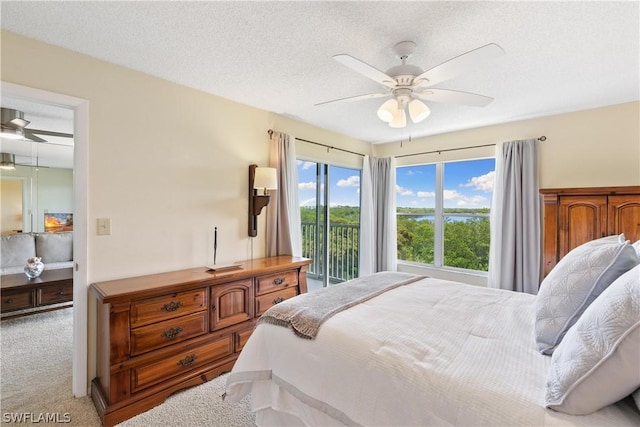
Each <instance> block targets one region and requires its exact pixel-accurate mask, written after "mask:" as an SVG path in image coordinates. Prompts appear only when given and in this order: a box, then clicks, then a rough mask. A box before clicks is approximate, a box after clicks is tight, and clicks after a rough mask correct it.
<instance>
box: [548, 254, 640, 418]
mask: <svg viewBox="0 0 640 427" xmlns="http://www.w3.org/2000/svg"><path fill="white" fill-rule="evenodd" d="M639 361H640V265H639V266H636V267H635V268H633V269H631V270H630V271H628V272H626V273H625V274H623V275H622V276H620V278H618V279H617V280H616V281H615V282H613V283H612V284H611V286H609V287H608V288H607V289H605V290H604V291H603V292H602V294H601V295H600V296H599V297H598V298H596V300H595V301H594V302H593V304H591V305H590V306H589V307H588V308H587V309H586V310H585V312H584V314H583V315H582V316H581V317H580V319H579V320H578V321H577V322H576V324H575V325H574V326H573V327H572V328H571V329H569V331H568V332H567V334H566V335H565V337H564V339H563V340H562V342H561V343H560V345H559V346H558V347H557V348H556V351H554V352H553V356H552V357H551V366H550V368H549V373H548V376H547V388H546V396H545V407H547V408H551V409H555V410H557V411H560V412H564V413H566V414H571V415H586V414H590V413H592V412H594V411H597V410H598V409H600V408H604V407H605V406H607V405H610V404H612V403H614V402H617V401H618V400H620V399H622V398H624V397H626V396H628V395H629V394H631V393H632V392H633V391H634V390H636V389H638V387H640V365H638V363H639Z"/></svg>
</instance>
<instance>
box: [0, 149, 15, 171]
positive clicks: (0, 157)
mask: <svg viewBox="0 0 640 427" xmlns="http://www.w3.org/2000/svg"><path fill="white" fill-rule="evenodd" d="M15 168H16V157H15V155H14V154H10V153H0V169H4V170H13V169H15Z"/></svg>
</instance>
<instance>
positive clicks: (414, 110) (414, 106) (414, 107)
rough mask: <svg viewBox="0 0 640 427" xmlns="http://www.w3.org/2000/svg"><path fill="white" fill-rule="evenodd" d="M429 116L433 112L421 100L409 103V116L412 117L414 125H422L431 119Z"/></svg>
mask: <svg viewBox="0 0 640 427" xmlns="http://www.w3.org/2000/svg"><path fill="white" fill-rule="evenodd" d="M429 114H431V110H430V109H429V107H427V106H426V105H425V103H424V102H422V101H420V100H419V99H414V100H413V101H411V102H410V103H409V116H411V121H413V123H420V122H421V121H423V120H424V119H426V118H427V117H429Z"/></svg>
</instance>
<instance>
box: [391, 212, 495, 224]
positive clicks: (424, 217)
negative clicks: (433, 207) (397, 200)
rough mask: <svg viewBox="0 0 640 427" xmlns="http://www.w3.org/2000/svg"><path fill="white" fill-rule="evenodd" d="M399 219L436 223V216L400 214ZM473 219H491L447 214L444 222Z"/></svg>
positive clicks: (484, 216) (483, 215)
mask: <svg viewBox="0 0 640 427" xmlns="http://www.w3.org/2000/svg"><path fill="white" fill-rule="evenodd" d="M398 217H405V218H411V219H415V220H416V221H431V222H433V221H435V219H436V216H435V215H433V214H431V215H430V214H427V215H425V214H412V213H399V214H398ZM472 218H487V219H489V214H477V215H469V214H445V215H444V220H445V222H446V221H452V222H465V221H467V220H468V219H472Z"/></svg>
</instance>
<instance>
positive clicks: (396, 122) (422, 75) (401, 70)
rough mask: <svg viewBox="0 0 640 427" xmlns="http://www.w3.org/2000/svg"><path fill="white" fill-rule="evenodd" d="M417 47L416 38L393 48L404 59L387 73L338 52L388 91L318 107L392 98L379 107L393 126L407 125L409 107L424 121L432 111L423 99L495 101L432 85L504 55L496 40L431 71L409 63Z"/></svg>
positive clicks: (337, 57) (471, 102) (478, 103)
mask: <svg viewBox="0 0 640 427" xmlns="http://www.w3.org/2000/svg"><path fill="white" fill-rule="evenodd" d="M415 47H416V44H415V43H414V42H412V41H403V42H400V43H398V44H396V45H395V47H394V48H393V51H394V53H395V54H396V55H397V56H398V58H400V60H401V61H402V64H401V65H396V66H395V67H391V68H390V69H388V70H387V71H386V72H382V71H380V70H378V69H377V68H375V67H373V66H371V65H369V64H367V63H365V62H363V61H361V60H359V59H356V58H354V57H353V56H351V55H347V54H339V55H334V56H333V59H335V60H336V61H338V62H340V63H341V64H343V65H345V66H347V67H349V68H351V69H352V70H354V71H356V72H358V73H360V74H362V75H364V76H365V77H368V78H370V79H371V80H373V81H375V82H377V83H379V84H381V85H382V86H384V87H385V88H386V91H385V92H381V93H370V94H365V95H358V96H351V97H347V98H340V99H334V100H332V101H326V102H321V103H319V104H316V106H318V105H325V104H331V103H335V102H346V101H358V100H362V99H371V98H385V97H391V99H389V100H387V101H385V102H384V103H383V104H382V105H381V106H380V108H379V109H378V117H379V118H380V120H382V121H384V122H387V123H388V124H389V126H390V127H393V128H403V127H405V126H406V124H407V116H406V112H405V108H407V107H408V110H409V116H410V117H411V120H412V121H413V123H419V122H421V121H422V120H424V119H426V118H427V117H428V116H429V114H430V113H431V110H429V107H427V105H426V104H425V103H424V102H422V101H421V100H425V101H436V102H444V103H453V104H461V105H470V106H475V107H484V106H486V105H488V104H489V103H490V102H491V101H493V98H491V97H488V96H484V95H478V94H475V93H469V92H461V91H456V90H449V89H438V88H434V87H432V86H434V85H436V84H438V83H441V82H443V81H445V80H448V79H451V78H453V77H455V76H457V75H458V74H460V73H462V72H464V71H466V70H473V68H474V67H476V66H477V65H479V64H481V63H483V62H485V61H487V60H490V59H493V58H495V57H498V56H500V55H504V53H505V52H504V50H503V49H502V48H501V47H500V46H498V45H497V44H495V43H490V44H487V45H484V46H481V47H479V48H477V49H474V50H471V51H469V52H466V53H463V54H462V55H459V56H456V57H455V58H452V59H450V60H448V61H446V62H444V63H442V64H440V65H437V66H435V67H433V68H431V69H429V70H427V71H423V70H422V69H421V68H420V67H418V66H416V65H410V64H407V59H408V58H409V57H410V56H411V54H412V53H413V52H414V50H415Z"/></svg>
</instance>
